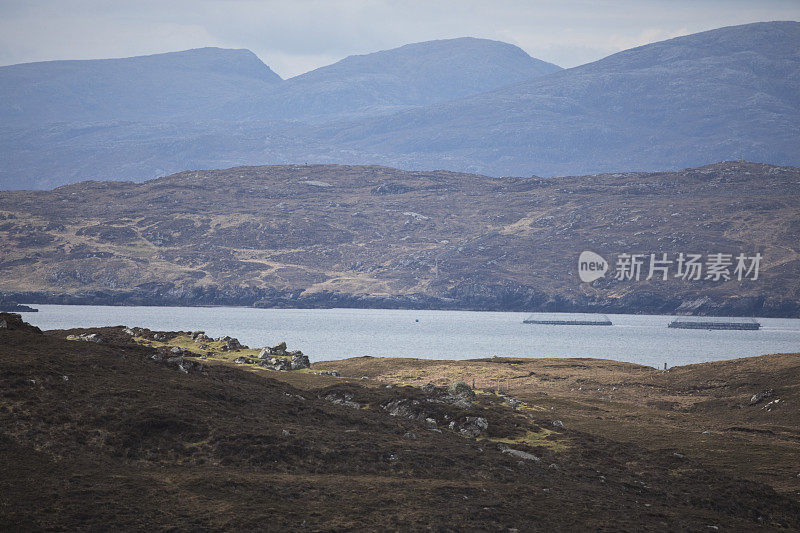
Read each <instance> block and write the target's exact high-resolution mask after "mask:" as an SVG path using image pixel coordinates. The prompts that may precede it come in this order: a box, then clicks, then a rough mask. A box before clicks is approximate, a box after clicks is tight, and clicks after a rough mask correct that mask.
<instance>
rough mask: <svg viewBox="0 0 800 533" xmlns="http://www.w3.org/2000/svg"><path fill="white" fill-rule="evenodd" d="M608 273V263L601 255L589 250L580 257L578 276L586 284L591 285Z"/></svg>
mask: <svg viewBox="0 0 800 533" xmlns="http://www.w3.org/2000/svg"><path fill="white" fill-rule="evenodd" d="M606 272H608V261H606V260H605V259H603V257H602V256H601V255H598V254H596V253H594V252H590V251H588V250H586V251H584V252H581V255H580V257H578V276H580V278H581V281H582V282H584V283H591V282H593V281H594V280H596V279H600V278H602V277H604V276H605V275H606Z"/></svg>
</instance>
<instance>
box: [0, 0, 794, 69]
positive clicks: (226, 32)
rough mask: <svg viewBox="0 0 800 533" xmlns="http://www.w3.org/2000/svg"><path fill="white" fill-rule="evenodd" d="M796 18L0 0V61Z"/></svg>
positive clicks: (541, 48)
mask: <svg viewBox="0 0 800 533" xmlns="http://www.w3.org/2000/svg"><path fill="white" fill-rule="evenodd" d="M768 20H800V0H761V1H757V0H756V1H744V0H692V1H689V0H663V1H658V0H649V1H648V0H638V1H634V0H618V1H602V0H600V1H590V0H561V1H531V0H529V1H524V0H492V1H471V0H442V1H436V0H420V1H416V0H411V1H404V0H394V1H391V0H337V1H322V0H282V1H255V0H175V1H169V0H160V1H151V0H134V1H130V0H128V1H124V2H115V1H109V0H55V1H53V0H51V1H45V0H0V65H10V64H14V63H24V62H29V61H44V60H49V59H93V58H107V57H126V56H133V55H143V54H153V53H159V52H170V51H175V50H185V49H188V48H198V47H202V46H220V47H225V48H248V49H250V50H252V51H253V52H255V53H256V54H257V55H258V56H259V57H260V58H261V59H262V60H263V61H264V63H266V64H267V65H269V66H270V67H271V68H272V69H273V70H274V71H275V72H277V73H278V74H280V75H281V76H282V77H284V78H287V77H291V76H295V75H297V74H301V73H303V72H306V71H308V70H312V69H314V68H316V67H320V66H323V65H327V64H330V63H333V62H334V61H337V60H339V59H342V58H343V57H346V56H348V55H351V54H363V53H368V52H374V51H377V50H385V49H387V48H394V47H396V46H400V45H403V44H407V43H411V42H419V41H427V40H432V39H445V38H451V37H462V36H473V37H484V38H489V39H497V40H501V41H506V42H509V43H512V44H516V45H517V46H520V47H521V48H523V49H524V50H525V51H526V52H528V53H529V54H530V55H532V56H533V57H537V58H539V59H544V60H545V61H550V62H553V63H556V64H558V65H561V66H563V67H572V66H576V65H580V64H583V63H586V62H589V61H593V60H596V59H600V58H601V57H604V56H607V55H608V54H611V53H613V52H617V51H619V50H624V49H626V48H630V47H633V46H638V45H641V44H646V43H649V42H653V41H659V40H663V39H667V38H670V37H675V36H678V35H685V34H687V33H694V32H698V31H703V30H708V29H712V28H718V27H721V26H730V25H734V24H744V23H747V22H756V21H768Z"/></svg>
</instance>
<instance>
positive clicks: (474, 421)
mask: <svg viewBox="0 0 800 533" xmlns="http://www.w3.org/2000/svg"><path fill="white" fill-rule="evenodd" d="M488 428H489V422H488V421H487V420H486V419H485V418H483V417H482V416H468V417H467V418H466V421H465V423H464V424H463V426H462V427H461V429H459V433H461V434H462V435H464V436H465V437H471V438H473V439H474V438H476V437H478V436H480V434H481V433H483V432H484V431H486V430H487V429H488Z"/></svg>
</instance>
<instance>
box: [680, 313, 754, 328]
mask: <svg viewBox="0 0 800 533" xmlns="http://www.w3.org/2000/svg"><path fill="white" fill-rule="evenodd" d="M668 327H670V328H678V329H750V330H752V329H760V328H761V324H760V323H759V322H758V321H757V320H756V319H755V318H715V317H710V316H681V317H678V318H676V319H675V320H673V321H672V322H670V323H669V326H668Z"/></svg>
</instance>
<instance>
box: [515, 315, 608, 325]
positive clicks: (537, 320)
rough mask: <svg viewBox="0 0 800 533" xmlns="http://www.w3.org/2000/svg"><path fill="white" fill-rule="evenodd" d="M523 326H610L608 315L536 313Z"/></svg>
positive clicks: (524, 321)
mask: <svg viewBox="0 0 800 533" xmlns="http://www.w3.org/2000/svg"><path fill="white" fill-rule="evenodd" d="M522 323H523V324H544V325H548V326H610V325H611V320H609V319H608V317H607V316H606V315H597V314H594V313H534V314H532V315H531V316H529V317H528V318H526V319H525V320H523V321H522Z"/></svg>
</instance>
